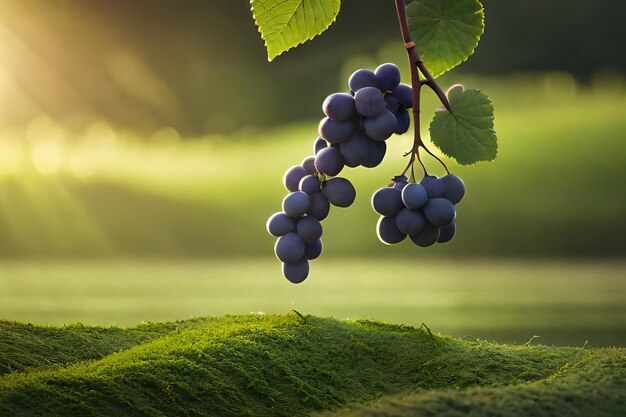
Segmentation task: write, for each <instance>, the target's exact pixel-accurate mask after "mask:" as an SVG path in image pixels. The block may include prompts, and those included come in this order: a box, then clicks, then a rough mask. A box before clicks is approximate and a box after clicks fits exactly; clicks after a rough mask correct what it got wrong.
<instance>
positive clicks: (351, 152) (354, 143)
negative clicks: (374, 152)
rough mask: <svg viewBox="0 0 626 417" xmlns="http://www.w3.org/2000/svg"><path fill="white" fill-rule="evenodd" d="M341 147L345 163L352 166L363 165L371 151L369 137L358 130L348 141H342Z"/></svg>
mask: <svg viewBox="0 0 626 417" xmlns="http://www.w3.org/2000/svg"><path fill="white" fill-rule="evenodd" d="M339 149H340V150H341V156H342V157H343V161H344V163H345V164H346V165H347V166H349V167H351V168H354V167H357V166H359V165H361V164H362V163H363V161H365V160H366V159H367V157H368V155H369V151H370V148H369V142H368V139H367V138H366V137H365V136H363V135H361V134H360V133H358V132H356V133H354V134H353V135H352V137H351V138H350V139H348V141H347V142H344V143H342V144H341V145H340V147H339Z"/></svg>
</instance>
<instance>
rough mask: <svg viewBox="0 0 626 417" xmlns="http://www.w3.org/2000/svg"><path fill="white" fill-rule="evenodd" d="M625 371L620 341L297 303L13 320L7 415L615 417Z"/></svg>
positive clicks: (624, 392) (5, 370) (4, 369)
mask: <svg viewBox="0 0 626 417" xmlns="http://www.w3.org/2000/svg"><path fill="white" fill-rule="evenodd" d="M625 368H626V358H625V355H624V350H623V349H585V348H554V347H546V346H506V345H496V344H491V343H487V342H471V341H464V340H459V339H453V338H449V337H444V336H439V335H434V334H431V332H430V331H429V330H428V329H427V328H423V329H416V328H412V327H405V326H397V325H389V324H382V323H378V322H373V321H337V320H333V319H322V318H317V317H312V316H302V315H300V314H299V313H296V312H291V313H289V314H287V315H285V316H265V315H248V316H234V317H224V318H209V319H195V320H190V321H184V322H177V323H165V324H148V325H141V326H139V327H136V328H131V329H119V328H97V327H84V326H69V327H64V328H46V327H37V326H31V325H22V324H18V323H11V322H4V323H2V324H1V325H0V415H2V416H4V415H7V416H8V415H10V416H32V415H48V416H55V415H58V416H60V415H63V416H74V415H75V416H99V415H103V416H104V415H107V416H108V415H116V416H131V415H132V416H165V415H168V416H303V415H310V414H314V413H330V414H325V415H329V416H331V415H332V416H344V415H346V416H354V415H359V416H360V415H372V416H387V415H393V416H405V415H406V416H409V415H434V414H436V415H438V416H448V415H449V416H453V415H459V413H461V412H463V413H464V414H467V413H469V414H470V415H484V414H486V413H488V414H489V415H502V416H505V415H506V416H509V415H510V416H516V415H534V416H541V415H556V416H560V415H563V416H570V415H594V416H612V415H620V413H621V412H623V410H624V407H625V406H626V385H625V382H624V381H625V380H626V369H625ZM578 411H582V412H583V413H582V414H580V413H579V414H576V413H575V412H578ZM590 411H593V413H590Z"/></svg>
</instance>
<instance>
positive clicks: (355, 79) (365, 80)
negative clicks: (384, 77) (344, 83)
mask: <svg viewBox="0 0 626 417" xmlns="http://www.w3.org/2000/svg"><path fill="white" fill-rule="evenodd" d="M348 86H349V87H350V90H352V91H353V92H355V93H356V92H357V91H359V90H360V89H362V88H365V87H375V88H378V80H377V79H376V74H374V71H370V70H367V69H359V70H356V71H354V72H353V73H352V75H351V76H350V78H349V79H348Z"/></svg>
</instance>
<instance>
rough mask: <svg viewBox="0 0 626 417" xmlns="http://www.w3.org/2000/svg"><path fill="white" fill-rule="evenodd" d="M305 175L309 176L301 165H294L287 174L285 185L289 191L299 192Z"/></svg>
mask: <svg viewBox="0 0 626 417" xmlns="http://www.w3.org/2000/svg"><path fill="white" fill-rule="evenodd" d="M305 175H308V174H307V172H306V170H305V169H304V168H303V167H302V166H301V165H294V166H292V167H291V168H289V169H288V170H287V172H285V175H284V176H283V185H284V186H285V188H286V189H287V190H289V191H298V184H300V180H301V179H302V178H303V177H304V176H305Z"/></svg>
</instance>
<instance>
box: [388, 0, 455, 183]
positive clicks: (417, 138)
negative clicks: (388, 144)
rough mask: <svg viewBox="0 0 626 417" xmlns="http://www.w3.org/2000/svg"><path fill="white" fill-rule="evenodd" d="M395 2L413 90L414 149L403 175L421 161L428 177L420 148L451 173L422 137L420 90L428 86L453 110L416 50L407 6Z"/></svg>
mask: <svg viewBox="0 0 626 417" xmlns="http://www.w3.org/2000/svg"><path fill="white" fill-rule="evenodd" d="M395 2H396V12H397V14H398V23H399V24H400V32H401V33H402V39H403V40H404V46H405V48H406V53H407V55H408V57H409V65H410V68H411V89H412V90H413V132H414V133H413V147H412V148H411V151H410V152H409V153H410V154H411V158H410V160H409V163H408V164H407V166H406V168H405V169H404V171H402V174H401V175H404V174H406V173H407V172H408V170H409V168H411V169H412V167H413V164H414V163H415V160H416V159H417V160H418V161H419V163H420V165H421V166H422V168H423V169H424V175H428V172H427V171H426V167H425V166H424V163H423V162H422V160H421V158H420V155H419V148H424V150H425V151H426V152H427V153H428V154H429V155H431V156H432V157H434V158H435V159H436V160H437V161H439V162H440V163H441V165H443V167H444V169H445V170H446V172H448V173H450V171H448V168H447V167H446V165H445V164H444V163H443V161H442V160H441V159H439V158H438V157H437V156H436V155H435V154H433V153H432V152H431V151H430V150H429V149H428V148H427V147H426V145H425V144H424V141H423V140H422V135H421V131H420V90H421V88H422V85H427V86H428V87H429V88H430V89H431V90H433V92H434V93H435V94H436V95H437V97H438V98H439V100H440V101H441V104H443V106H444V107H445V108H446V110H448V111H449V112H450V113H452V108H451V107H450V102H449V101H448V97H447V96H446V94H445V93H444V92H443V90H442V89H441V87H439V85H438V84H437V82H436V81H435V78H434V77H433V76H432V74H431V73H430V71H428V68H426V65H424V62H423V61H422V58H421V57H420V56H419V54H418V53H417V50H416V48H415V42H413V40H412V39H411V31H410V30H409V21H408V19H407V16H406V5H405V3H404V0H395ZM420 72H421V73H422V75H423V76H424V78H425V80H421V79H420ZM407 155H408V154H407Z"/></svg>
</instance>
